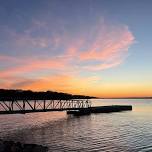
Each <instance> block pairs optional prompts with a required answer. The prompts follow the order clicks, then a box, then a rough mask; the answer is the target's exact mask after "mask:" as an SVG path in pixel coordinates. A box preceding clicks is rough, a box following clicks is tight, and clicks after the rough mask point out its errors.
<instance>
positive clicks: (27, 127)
mask: <svg viewBox="0 0 152 152" xmlns="http://www.w3.org/2000/svg"><path fill="white" fill-rule="evenodd" d="M92 103H93V105H116V104H119V105H120V104H121V105H123V104H125V105H128V104H129V105H132V106H133V110H132V111H126V112H117V113H105V114H103V113H100V114H91V115H85V116H80V117H74V116H69V115H66V113H65V112H46V113H31V114H25V115H22V114H14V115H0V138H4V139H7V140H8V139H11V140H14V141H20V142H22V143H36V144H41V145H46V146H48V147H49V152H52V151H53V152H63V151H64V152H68V151H71V152H74V151H75V152H77V151H78V152H89V151H93V152H148V151H149V152H152V100H151V99H98V100H96V99H94V100H92Z"/></svg>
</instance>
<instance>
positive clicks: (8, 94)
mask: <svg viewBox="0 0 152 152" xmlns="http://www.w3.org/2000/svg"><path fill="white" fill-rule="evenodd" d="M90 98H95V97H91V96H83V95H72V94H68V93H61V92H54V91H46V92H34V91H31V90H6V89H0V100H1V101H2V100H23V99H25V100H26V99H27V100H49V99H54V100H55V99H56V100H68V99H90Z"/></svg>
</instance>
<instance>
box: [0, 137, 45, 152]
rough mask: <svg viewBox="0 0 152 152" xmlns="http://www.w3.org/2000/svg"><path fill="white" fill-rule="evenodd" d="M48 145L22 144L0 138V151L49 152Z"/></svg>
mask: <svg viewBox="0 0 152 152" xmlns="http://www.w3.org/2000/svg"><path fill="white" fill-rule="evenodd" d="M47 151H48V148H47V147H46V146H41V145H37V144H22V143H20V142H14V141H3V140H1V139H0V152H47Z"/></svg>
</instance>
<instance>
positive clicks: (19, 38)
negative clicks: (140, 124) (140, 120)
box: [0, 0, 152, 97]
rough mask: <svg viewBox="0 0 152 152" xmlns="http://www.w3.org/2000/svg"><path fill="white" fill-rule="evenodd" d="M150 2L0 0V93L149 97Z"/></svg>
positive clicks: (151, 57)
mask: <svg viewBox="0 0 152 152" xmlns="http://www.w3.org/2000/svg"><path fill="white" fill-rule="evenodd" d="M151 15H152V1H151V0H0V88H7V89H31V90H36V91H39V90H42V91H46V90H52V91H60V92H67V93H73V94H83V95H92V96H98V97H133V96H152V16H151Z"/></svg>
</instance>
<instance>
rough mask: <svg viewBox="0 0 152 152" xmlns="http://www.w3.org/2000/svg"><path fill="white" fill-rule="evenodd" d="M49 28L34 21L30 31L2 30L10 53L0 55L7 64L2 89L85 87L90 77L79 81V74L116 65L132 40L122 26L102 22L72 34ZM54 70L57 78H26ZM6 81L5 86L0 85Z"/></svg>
mask: <svg viewBox="0 0 152 152" xmlns="http://www.w3.org/2000/svg"><path fill="white" fill-rule="evenodd" d="M49 26H50V25H49V24H48V23H46V22H40V21H36V20H34V21H33V22H32V24H31V26H30V28H27V29H25V30H24V31H22V32H17V31H14V30H11V29H7V28H6V29H5V32H6V33H7V36H8V39H7V40H8V48H11V50H10V55H5V53H4V52H2V53H1V55H0V62H1V63H7V62H8V61H9V62H10V64H9V66H8V67H7V68H5V69H1V71H0V72H1V75H0V78H1V80H3V82H1V84H2V86H6V87H8V86H10V87H21V88H25V89H34V88H37V89H39V90H45V89H48V88H53V89H56V90H57V89H59V88H62V89H64V90H66V89H67V90H70V89H72V87H75V88H76V87H77V83H80V84H82V85H84V86H87V85H89V83H91V82H92V81H93V77H92V74H91V75H89V76H88V78H87V76H86V77H85V78H82V77H81V76H80V75H81V74H82V73H83V72H90V73H91V72H92V71H96V72H100V71H102V70H105V69H109V68H113V67H116V66H118V65H120V64H121V63H123V61H124V60H125V58H126V57H127V55H128V49H129V47H130V46H131V45H132V44H133V43H134V39H135V38H134V36H133V34H132V33H131V31H130V30H129V28H128V27H127V26H126V25H121V24H115V25H114V24H111V23H107V22H105V20H102V21H97V22H96V23H94V24H91V25H88V26H87V27H86V28H84V27H83V28H82V29H79V30H78V31H79V32H78V33H73V31H70V30H69V29H68V27H67V26H66V25H64V27H62V28H60V32H58V31H53V32H52V29H50V28H49ZM8 48H7V49H8ZM14 52H15V53H14ZM14 54H15V55H14ZM14 63H15V64H14ZM54 69H55V70H56V73H58V74H59V75H56V74H52V76H49V75H46V76H45V75H43V77H41V76H39V75H38V76H37V77H39V78H38V79H35V80H33V78H31V79H29V78H26V77H27V76H26V75H29V74H31V73H35V72H43V70H48V71H50V72H51V71H52V70H54ZM63 73H64V75H63ZM69 73H70V74H71V73H72V74H73V73H75V76H73V75H72V76H69ZM15 77H16V79H15ZM18 77H23V80H21V79H17V78H18ZM8 78H10V79H11V78H12V80H13V81H14V82H15V83H11V82H10V81H8ZM48 79H49V80H48ZM7 81H8V84H7V85H4V82H5V83H6V82H7ZM29 82H30V83H29ZM62 89H61V90H62ZM79 89H80V90H81V88H79Z"/></svg>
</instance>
